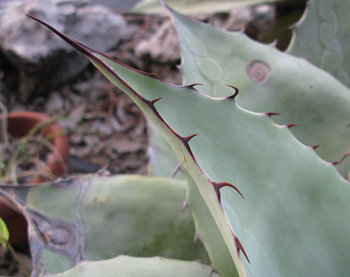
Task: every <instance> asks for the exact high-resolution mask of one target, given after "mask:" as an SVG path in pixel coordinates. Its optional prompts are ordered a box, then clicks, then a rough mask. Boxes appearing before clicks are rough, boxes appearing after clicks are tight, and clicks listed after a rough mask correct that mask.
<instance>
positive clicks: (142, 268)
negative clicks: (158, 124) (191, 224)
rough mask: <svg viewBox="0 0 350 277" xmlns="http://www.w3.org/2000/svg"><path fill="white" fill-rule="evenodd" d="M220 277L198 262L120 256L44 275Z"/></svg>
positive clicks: (53, 276)
mask: <svg viewBox="0 0 350 277" xmlns="http://www.w3.org/2000/svg"><path fill="white" fill-rule="evenodd" d="M209 275H211V276H213V277H218V276H219V275H218V274H216V273H212V274H211V269H210V267H209V266H207V265H202V264H200V263H198V262H186V261H179V260H170V259H165V258H160V257H154V258H135V257H128V256H119V257H116V258H113V259H110V260H103V261H96V262H87V261H85V262H82V263H79V264H78V265H77V266H76V267H74V268H72V269H71V270H68V271H66V272H63V273H61V274H56V275H51V274H50V275H44V276H47V277H49V276H52V277H96V276H104V277H115V276H120V277H130V276H132V277H149V276H152V277H164V276H167V277H179V276H181V277H186V276H188V277H193V276H198V277H201V276H203V277H207V276H209Z"/></svg>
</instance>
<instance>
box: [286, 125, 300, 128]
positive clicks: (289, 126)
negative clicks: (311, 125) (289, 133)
mask: <svg viewBox="0 0 350 277" xmlns="http://www.w3.org/2000/svg"><path fill="white" fill-rule="evenodd" d="M286 126H287V127H288V128H289V129H290V128H292V127H297V126H299V124H288V125H286Z"/></svg>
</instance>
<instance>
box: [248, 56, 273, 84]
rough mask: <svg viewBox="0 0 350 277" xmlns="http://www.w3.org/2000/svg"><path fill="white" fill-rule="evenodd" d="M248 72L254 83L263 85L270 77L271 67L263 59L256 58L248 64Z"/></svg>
mask: <svg viewBox="0 0 350 277" xmlns="http://www.w3.org/2000/svg"><path fill="white" fill-rule="evenodd" d="M247 74H248V76H249V78H250V79H251V80H252V81H253V82H254V83H256V84H258V85H262V84H264V83H265V82H266V81H267V80H268V79H269V77H270V75H271V68H270V66H269V65H268V64H267V63H265V62H263V61H257V60H254V61H252V62H250V63H249V64H248V66H247Z"/></svg>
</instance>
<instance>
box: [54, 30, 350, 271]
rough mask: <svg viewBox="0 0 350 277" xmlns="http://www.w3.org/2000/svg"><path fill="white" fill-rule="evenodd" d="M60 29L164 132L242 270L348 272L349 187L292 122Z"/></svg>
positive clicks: (349, 251)
mask: <svg viewBox="0 0 350 277" xmlns="http://www.w3.org/2000/svg"><path fill="white" fill-rule="evenodd" d="M56 33H58V34H59V35H61V37H62V38H64V39H65V40H67V41H68V42H69V43H71V44H72V45H73V46H74V47H76V48H77V49H78V50H80V51H81V52H82V53H84V54H86V55H87V56H88V58H89V59H90V60H91V61H92V62H93V64H95V65H96V66H97V67H98V68H99V69H100V70H101V71H102V72H103V73H104V74H105V75H106V76H107V78H109V79H110V80H111V81H112V82H113V83H114V84H115V85H116V86H118V87H119V88H120V89H122V90H123V91H125V92H126V93H128V94H129V95H130V97H131V98H132V99H133V100H134V101H135V102H136V104H137V105H138V106H139V107H140V108H141V109H142V110H143V111H144V112H145V113H146V114H147V116H148V117H149V119H150V120H151V121H152V122H153V123H154V124H155V125H156V126H157V127H158V128H159V129H160V130H161V132H162V133H163V134H164V136H165V137H166V138H167V140H168V142H169V143H170V145H171V146H172V148H173V149H174V150H175V152H176V154H177V156H178V157H179V159H180V160H181V162H182V166H183V167H184V168H185V169H186V170H187V171H188V172H189V174H190V175H191V177H192V178H193V180H194V181H195V182H196V185H197V187H198V189H199V191H200V194H201V195H202V197H203V199H204V201H205V202H206V204H207V205H208V208H209V210H210V212H211V213H212V215H213V218H214V219H215V222H216V224H217V225H218V228H219V230H220V232H221V235H222V236H223V238H224V240H225V242H226V244H227V246H228V249H229V251H230V254H231V256H232V258H233V260H234V262H235V263H236V268H237V271H238V273H239V274H240V275H241V276H245V275H246V276H348V275H350V268H349V266H348V261H349V260H350V239H349V234H350V221H349V214H350V202H349V198H350V185H349V183H348V182H347V181H346V180H344V179H343V178H342V177H341V176H340V175H339V174H338V173H337V171H336V169H335V168H334V166H333V165H331V164H329V163H326V162H324V161H323V160H321V159H320V158H319V157H318V156H317V155H316V153H315V151H314V149H313V148H310V147H306V146H304V145H303V144H301V143H300V142H299V141H298V140H297V139H295V137H294V136H293V135H292V134H291V132H290V130H289V127H288V126H278V125H276V124H274V123H273V122H272V121H271V119H270V118H269V116H268V115H267V114H256V113H252V112H249V111H247V110H244V109H242V108H240V107H239V106H238V105H236V103H235V100H234V97H235V95H236V94H233V95H232V97H225V98H221V99H215V98H211V97H208V96H205V95H202V94H200V93H198V92H197V91H196V90H195V89H194V88H193V86H188V87H178V86H173V85H169V84H167V83H165V82H163V81H161V80H160V79H159V78H156V77H155V76H154V75H148V74H145V73H142V72H139V71H136V70H133V69H131V68H129V67H126V66H124V65H122V64H121V63H119V62H117V61H115V60H113V59H110V58H108V57H106V56H104V55H102V54H100V53H98V52H96V51H94V50H92V49H90V48H88V47H86V46H84V45H82V44H80V43H79V42H77V41H75V40H72V39H70V38H68V37H66V36H64V35H62V34H61V33H59V32H57V31H56ZM195 134H198V137H195V138H193V137H194V136H195ZM190 140H191V141H190ZM223 211H224V212H225V214H226V216H225V215H224V213H223ZM227 219H228V221H227Z"/></svg>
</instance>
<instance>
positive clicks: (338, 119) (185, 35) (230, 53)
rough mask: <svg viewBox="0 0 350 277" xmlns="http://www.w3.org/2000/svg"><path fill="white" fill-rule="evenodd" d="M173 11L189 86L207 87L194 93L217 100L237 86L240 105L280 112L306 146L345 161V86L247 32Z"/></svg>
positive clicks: (348, 136)
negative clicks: (222, 28)
mask: <svg viewBox="0 0 350 277" xmlns="http://www.w3.org/2000/svg"><path fill="white" fill-rule="evenodd" d="M324 2H326V1H324ZM169 11H170V13H171V16H172V18H173V21H174V24H175V26H176V29H177V32H178V34H179V37H180V41H181V50H182V55H183V60H182V71H183V74H184V82H185V84H192V83H200V84H203V86H198V87H196V89H198V90H199V91H200V92H201V93H204V94H207V95H209V96H214V97H224V96H228V95H231V94H232V93H233V90H232V89H231V88H229V87H228V86H226V85H233V86H235V87H237V88H239V90H240V93H239V94H238V96H237V97H236V101H237V104H238V105H240V106H241V107H243V108H245V109H248V110H250V111H254V112H265V113H278V114H279V115H275V116H273V118H272V119H273V120H274V122H276V123H277V124H286V125H287V124H298V125H299V126H298V127H295V128H293V129H292V132H293V134H294V135H295V136H296V137H297V138H298V139H299V140H300V141H301V142H302V143H304V144H305V145H308V146H316V145H320V147H318V148H317V150H316V151H317V153H318V155H319V156H320V157H321V158H322V159H324V160H326V161H328V162H338V161H340V160H341V159H342V158H343V157H344V155H345V154H346V153H347V151H348V150H349V148H350V128H348V124H349V122H350V113H349V112H348V111H349V106H350V91H349V89H348V88H347V87H345V86H344V85H342V84H341V83H340V82H339V81H337V80H336V79H335V78H333V77H332V76H330V75H329V74H328V73H326V72H324V71H322V70H320V69H318V68H317V67H315V66H313V65H312V64H310V63H308V62H306V61H305V60H303V59H298V58H295V57H293V56H291V55H287V54H285V53H282V52H280V51H279V50H277V49H276V48H274V47H273V46H272V45H264V44H261V43H257V42H255V41H253V40H251V39H250V38H248V37H247V36H246V35H245V34H244V33H241V32H225V31H222V30H220V29H217V28H215V27H213V26H210V25H204V24H201V23H199V22H196V21H193V20H191V19H189V18H187V17H185V16H183V15H181V14H179V13H177V12H176V11H174V10H172V9H170V8H169ZM310 48H311V47H310ZM349 64H350V63H349ZM349 72H350V71H349ZM340 166H343V167H340ZM349 166H350V164H349V160H348V161H347V162H346V163H343V164H340V165H339V171H340V172H341V174H342V175H343V176H346V175H347V174H348V172H349Z"/></svg>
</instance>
